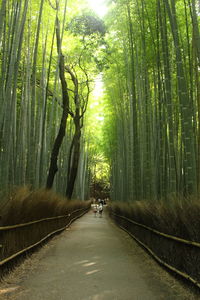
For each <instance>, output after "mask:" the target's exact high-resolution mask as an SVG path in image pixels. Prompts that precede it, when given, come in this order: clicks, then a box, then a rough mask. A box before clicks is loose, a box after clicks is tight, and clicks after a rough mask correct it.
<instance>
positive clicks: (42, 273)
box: [0, 212, 196, 300]
mask: <svg viewBox="0 0 200 300" xmlns="http://www.w3.org/2000/svg"><path fill="white" fill-rule="evenodd" d="M188 293H189V292H188V291H187V290H186V289H185V288H184V287H182V285H181V284H180V283H179V282H176V280H175V279H174V278H173V277H172V276H171V275H169V274H168V273H166V272H165V271H164V270H163V269H162V268H161V267H160V266H158V265H157V263H156V262H154V261H153V260H152V259H151V258H150V257H149V255H148V254H147V253H146V252H145V251H144V250H143V249H141V248H140V247H139V246H138V245H137V244H136V243H135V242H134V241H133V240H132V239H131V238H130V237H129V236H128V235H127V234H126V233H125V232H123V231H122V230H120V229H119V228H117V227H116V226H115V225H114V224H113V223H112V221H111V220H110V219H109V218H108V217H106V216H105V215H104V216H103V217H102V218H99V217H96V218H95V217H94V216H93V214H92V212H89V213H88V214H86V215H85V216H83V217H82V218H81V219H79V220H77V221H76V222H75V223H73V224H72V226H71V227H70V229H68V230H66V231H65V232H63V233H62V234H60V235H59V236H56V237H55V238H53V239H52V240H51V241H50V242H49V243H48V244H47V245H46V246H44V247H43V248H42V249H41V250H39V251H38V252H37V253H35V254H34V255H32V256H31V258H29V259H28V260H27V261H25V263H24V264H23V265H21V266H20V267H18V268H17V269H16V270H15V271H14V272H13V273H12V274H11V275H10V276H8V277H7V278H5V281H4V282H3V283H2V284H1V285H0V297H2V298H1V299H12V300H13V299H17V300H47V299H48V300H161V299H164V300H168V299H170V300H173V299H190V300H191V299H196V298H195V297H194V298H193V296H192V295H191V294H188Z"/></svg>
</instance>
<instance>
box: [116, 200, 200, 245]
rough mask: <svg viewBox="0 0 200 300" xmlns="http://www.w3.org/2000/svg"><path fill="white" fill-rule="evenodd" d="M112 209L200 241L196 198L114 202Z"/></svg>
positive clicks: (165, 231)
mask: <svg viewBox="0 0 200 300" xmlns="http://www.w3.org/2000/svg"><path fill="white" fill-rule="evenodd" d="M112 210H113V211H114V212H115V213H118V214H122V215H124V216H126V217H128V218H130V219H132V220H134V221H136V222H138V223H142V224H144V225H147V226H149V227H152V228H154V229H157V230H159V231H161V232H164V233H168V234H171V235H175V236H178V237H181V238H183V239H188V240H192V241H197V242H200V202H199V201H198V200H196V199H189V200H188V201H185V199H183V200H182V201H180V200H179V201H177V202H175V203H174V204H173V205H166V204H165V203H163V202H154V203H153V202H146V201H136V202H133V203H132V204H130V203H127V204H124V203H113V204H112Z"/></svg>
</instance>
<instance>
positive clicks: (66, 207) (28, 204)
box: [0, 186, 89, 226]
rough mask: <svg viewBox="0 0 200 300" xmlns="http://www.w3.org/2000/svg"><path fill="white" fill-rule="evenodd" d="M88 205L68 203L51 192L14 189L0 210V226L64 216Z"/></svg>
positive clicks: (65, 199)
mask: <svg viewBox="0 0 200 300" xmlns="http://www.w3.org/2000/svg"><path fill="white" fill-rule="evenodd" d="M88 205H89V202H87V201H68V200H67V198H64V197H62V196H60V195H58V194H56V193H54V192H53V191H51V190H45V189H39V190H35V191H30V189H29V188H28V187H26V186H25V187H20V188H16V189H15V190H14V191H13V192H12V193H11V195H10V197H9V199H8V200H7V203H6V205H4V207H3V208H2V210H1V212H0V213H1V226H8V225H15V224H22V223H26V222H30V221H35V220H39V219H42V218H48V217H55V216H61V215H66V214H68V213H70V212H72V211H73V210H76V209H79V208H84V207H87V206H88Z"/></svg>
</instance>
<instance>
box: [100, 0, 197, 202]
mask: <svg viewBox="0 0 200 300" xmlns="http://www.w3.org/2000/svg"><path fill="white" fill-rule="evenodd" d="M199 16H200V7H199V3H198V2H197V1H195V0H177V1H175V0H151V1H149V0H148V1H147V0H135V1H129V0H124V1H123V0H121V1H120V0H119V1H113V2H112V9H111V10H110V13H109V15H108V16H107V24H108V26H109V32H110V33H109V38H108V39H109V41H110V55H109V56H108V64H109V66H110V67H109V68H108V69H107V70H106V72H105V75H104V80H105V86H106V95H107V96H106V97H107V102H106V103H107V104H106V105H107V106H108V107H109V109H110V110H113V113H112V114H108V115H107V116H106V119H105V129H104V136H105V139H106V140H107V141H108V143H107V146H106V148H105V153H106V155H107V157H108V158H109V160H110V164H111V195H112V198H113V199H114V200H119V201H133V200H135V199H137V200H139V199H147V200H150V199H164V200H167V199H169V198H172V197H175V196H178V195H179V196H186V197H187V196H188V195H197V193H198V192H199V189H200V177H199V174H200V128H199V125H200V85H199V83H200V82H199V71H200V56H199V54H200V52H199V51H200V34H199ZM110 124H112V126H110ZM109 141H110V142H109Z"/></svg>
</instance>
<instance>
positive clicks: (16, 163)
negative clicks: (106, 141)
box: [0, 0, 95, 199]
mask: <svg viewBox="0 0 200 300" xmlns="http://www.w3.org/2000/svg"><path fill="white" fill-rule="evenodd" d="M77 6H78V3H77V4H76V5H74V6H73V5H72V6H71V9H72V8H73V13H71V14H70V16H69V14H68V9H69V8H68V7H67V1H66V0H63V1H57V0H56V1H53V0H52V1H50V0H48V1H46V0H40V1H39V0H38V1H36V0H34V1H33V0H2V1H0V47H1V49H0V69H1V71H0V106H1V110H0V111H1V112H0V149H1V151H0V165H1V170H0V188H1V189H7V188H8V186H13V185H30V186H31V187H32V188H38V187H45V186H46V187H47V188H52V186H53V184H54V188H55V190H56V191H58V192H60V193H62V194H65V195H67V196H68V197H69V198H71V197H72V194H74V197H78V198H79V199H88V197H89V196H88V192H89V170H88V169H89V167H88V153H87V152H88V150H87V147H88V146H87V143H86V142H85V141H84V138H83V135H82V134H81V133H82V127H83V123H84V114H85V112H86V108H87V104H88V100H89V95H90V84H89V82H90V81H91V76H93V75H94V73H95V67H90V64H91V59H90V57H89V52H88V51H89V50H88V48H89V46H88V45H89V42H88V43H87V42H86V40H87V39H88V40H90V34H91V33H92V32H91V33H89V34H88V36H86V37H85V36H84V41H85V42H83V41H82V42H80V39H81V37H80V36H79V37H78V38H76V37H75V35H73V36H72V34H71V37H70V33H69V30H68V25H69V24H70V22H71V20H72V19H73V18H75V16H76V15H78V14H79V13H80V11H79V10H78V8H77ZM50 16H51V17H50ZM71 27H72V26H71ZM74 27H75V26H74ZM71 31H72V30H71ZM70 39H71V40H70ZM72 40H73V41H72ZM82 40H83V34H82ZM73 48H76V52H75V53H73V51H72V49H73ZM90 48H91V47H90ZM86 50H87V51H86ZM90 51H92V50H91V49H90ZM87 68H88V69H89V71H87Z"/></svg>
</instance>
